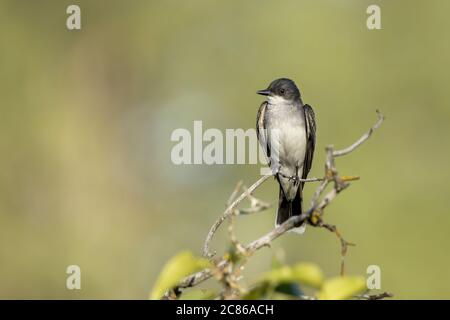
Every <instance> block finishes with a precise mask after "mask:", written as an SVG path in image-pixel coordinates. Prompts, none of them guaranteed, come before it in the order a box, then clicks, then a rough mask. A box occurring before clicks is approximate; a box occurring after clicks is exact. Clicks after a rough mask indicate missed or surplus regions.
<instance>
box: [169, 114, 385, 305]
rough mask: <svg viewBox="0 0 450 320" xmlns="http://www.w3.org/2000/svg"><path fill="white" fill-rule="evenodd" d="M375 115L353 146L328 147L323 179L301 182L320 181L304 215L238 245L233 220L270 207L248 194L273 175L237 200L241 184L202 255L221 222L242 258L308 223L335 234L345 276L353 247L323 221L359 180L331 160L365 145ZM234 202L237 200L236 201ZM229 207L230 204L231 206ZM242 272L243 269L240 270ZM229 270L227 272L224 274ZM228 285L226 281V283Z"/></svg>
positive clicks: (194, 279)
mask: <svg viewBox="0 0 450 320" xmlns="http://www.w3.org/2000/svg"><path fill="white" fill-rule="evenodd" d="M377 114H378V121H377V122H376V124H375V125H374V126H373V127H372V128H371V129H370V130H369V131H368V132H367V133H365V134H364V135H363V136H362V137H361V138H359V139H358V140H357V141H356V142H355V143H353V144H352V145H351V146H349V147H347V148H345V149H342V150H337V151H334V150H333V146H328V147H327V148H326V161H325V174H324V177H323V178H310V179H301V180H300V181H302V182H316V181H320V182H321V183H320V185H319V186H318V187H317V189H316V191H315V193H314V195H313V197H312V200H311V205H310V208H309V209H308V210H307V211H305V212H303V213H302V214H301V215H297V216H292V217H291V218H289V219H288V220H286V221H285V222H284V223H283V224H281V225H279V226H278V227H276V228H275V229H273V230H271V231H270V232H268V233H267V234H265V235H263V236H262V237H260V238H259V239H256V240H254V241H252V242H251V243H249V244H248V245H246V246H245V245H243V244H241V243H240V242H239V241H238V240H237V238H236V236H235V235H234V231H233V222H234V220H233V218H234V216H236V215H238V214H240V213H252V212H259V211H262V210H264V209H266V208H267V207H269V204H267V203H264V202H263V201H261V200H259V199H257V198H255V197H253V196H252V195H251V194H252V193H253V191H255V190H256V189H257V188H258V187H259V186H260V185H261V184H262V183H264V182H265V181H266V180H267V179H268V178H269V177H271V176H272V175H266V176H262V177H261V178H260V179H259V180H258V181H256V182H255V183H254V184H253V185H252V186H251V187H250V188H248V189H246V188H245V187H244V189H245V191H244V192H243V193H242V194H240V195H239V196H238V197H237V198H236V196H237V194H238V193H239V190H240V189H241V188H242V183H239V184H238V185H237V186H236V188H235V189H234V191H233V193H232V195H231V196H230V199H229V201H228V207H227V209H226V210H225V211H224V212H223V214H222V215H221V216H220V217H219V218H218V219H217V221H216V222H215V223H214V224H213V225H212V227H211V229H210V231H209V233H208V235H207V238H206V241H205V243H204V246H203V255H204V256H206V257H212V256H213V254H210V253H209V252H208V251H209V243H210V241H211V239H212V237H213V236H214V234H215V232H216V231H217V229H218V228H219V227H220V225H221V224H222V222H223V221H224V220H225V219H227V218H230V217H231V221H230V226H229V229H228V231H229V233H230V237H231V238H232V243H233V244H234V245H235V246H236V248H237V249H238V252H239V253H241V254H242V255H243V257H244V258H248V257H250V256H251V255H252V254H253V253H254V252H256V251H257V250H259V249H261V248H262V247H266V246H268V247H270V244H271V243H272V241H274V240H275V239H277V238H278V237H280V236H281V235H283V234H284V233H286V232H287V231H289V230H290V229H292V228H294V227H296V226H298V225H300V224H301V223H304V222H306V223H309V224H311V225H313V226H318V227H323V228H326V229H327V230H329V231H331V232H333V233H335V234H336V236H337V237H338V238H339V239H340V242H341V256H342V262H341V274H343V273H344V258H345V255H346V252H347V248H348V246H350V245H353V244H352V243H349V242H347V241H346V240H344V238H343V237H342V235H341V233H339V232H338V231H337V228H336V226H334V225H330V224H326V223H324V222H323V220H322V216H323V212H324V209H325V208H326V207H327V206H328V205H329V204H330V203H331V202H332V201H333V200H334V199H335V198H336V197H337V196H338V194H339V193H340V192H341V191H342V190H345V189H346V188H347V187H348V186H349V185H350V183H349V182H350V181H354V180H358V179H359V177H357V176H339V175H338V172H337V170H336V167H335V164H334V158H335V157H340V156H344V155H347V154H349V153H351V152H352V151H354V150H355V149H356V148H358V147H359V146H360V145H361V144H363V143H364V142H365V141H367V140H368V139H369V138H370V136H371V135H372V133H373V132H374V131H375V130H376V129H377V128H378V127H379V126H380V125H381V123H382V122H383V120H384V116H383V115H382V114H381V113H380V112H379V111H377ZM330 184H331V185H332V186H333V188H332V189H331V190H330V191H328V192H327V193H325V190H326V189H327V186H328V185H330ZM235 198H236V199H235ZM246 198H248V199H249V200H250V203H251V206H250V208H249V209H244V210H238V209H237V208H236V207H237V206H238V205H239V203H241V202H242V201H243V200H244V199H246ZM230 203H231V204H230ZM232 267H233V266H232V265H231V262H230V261H229V260H228V259H227V258H226V257H225V258H222V259H219V260H217V261H216V262H215V268H213V269H204V270H202V271H199V272H197V273H194V274H192V275H190V276H188V277H187V278H185V279H184V280H183V281H181V282H180V284H179V285H178V286H177V287H176V288H175V291H179V290H180V289H181V288H187V287H192V286H195V285H197V284H199V283H201V282H203V281H205V280H207V279H209V278H211V277H212V276H213V275H214V274H221V275H222V276H223V275H224V274H225V273H227V274H230V271H229V270H228V269H229V268H232ZM241 268H242V266H241ZM224 270H228V271H224ZM231 274H233V272H231ZM227 281H228V280H227ZM233 281H234V280H233ZM230 283H232V281H231V282H230V281H228V282H227V285H230ZM231 289H232V288H231ZM390 296H391V295H390V294H388V293H384V294H381V295H374V296H369V295H363V296H361V298H362V299H369V298H370V299H375V298H381V299H382V298H385V297H390Z"/></svg>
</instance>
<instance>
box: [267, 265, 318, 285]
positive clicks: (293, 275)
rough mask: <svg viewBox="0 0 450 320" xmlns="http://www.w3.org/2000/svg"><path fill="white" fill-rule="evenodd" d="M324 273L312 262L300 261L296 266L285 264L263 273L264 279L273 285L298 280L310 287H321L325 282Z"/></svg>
mask: <svg viewBox="0 0 450 320" xmlns="http://www.w3.org/2000/svg"><path fill="white" fill-rule="evenodd" d="M323 279H324V276H323V273H322V271H321V270H320V268H319V267H317V266H316V265H315V264H312V263H299V264H296V265H294V266H283V267H280V268H278V269H274V270H272V271H269V272H267V273H265V274H264V275H263V279H262V280H263V281H267V282H269V283H270V284H271V285H277V284H279V283H285V282H298V283H300V284H304V285H307V286H310V287H314V288H319V287H320V286H321V285H322V283H323Z"/></svg>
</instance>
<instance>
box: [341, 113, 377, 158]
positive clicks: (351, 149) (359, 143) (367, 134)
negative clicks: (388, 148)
mask: <svg viewBox="0 0 450 320" xmlns="http://www.w3.org/2000/svg"><path fill="white" fill-rule="evenodd" d="M377 115H378V121H377V123H375V125H374V126H373V127H372V128H370V129H369V131H368V132H366V133H365V134H364V135H363V136H362V137H361V138H359V139H358V141H356V142H355V143H354V144H352V145H351V146H350V147H347V148H345V149H342V150H336V151H334V152H333V156H334V157H341V156H345V155H346V154H349V153H350V152H352V151H353V150H355V149H356V148H358V147H359V146H360V145H362V144H363V143H364V142H365V141H366V140H367V139H369V138H370V136H371V135H372V133H373V132H374V131H375V130H376V129H378V128H379V127H380V126H381V124H382V123H383V121H384V115H383V114H382V113H381V112H380V111H379V110H377Z"/></svg>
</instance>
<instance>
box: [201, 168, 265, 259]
mask: <svg viewBox="0 0 450 320" xmlns="http://www.w3.org/2000/svg"><path fill="white" fill-rule="evenodd" d="M271 176H272V175H265V176H262V177H261V178H259V180H258V181H256V182H255V183H254V184H253V185H252V186H251V187H250V188H248V190H247V191H245V192H244V193H242V194H241V195H240V196H239V197H238V198H237V199H236V200H234V201H233V203H232V204H230V205H229V206H228V208H227V209H226V210H225V211H224V213H223V214H222V215H221V216H220V217H219V218H218V219H217V220H216V222H215V223H214V224H213V225H212V227H211V229H210V230H209V233H208V235H207V237H206V241H205V244H204V246H203V256H205V257H209V258H211V257H213V256H214V255H215V253H212V254H211V253H209V243H210V242H211V239H212V237H213V236H214V233H215V232H216V231H217V229H218V228H219V227H220V225H221V224H222V222H223V221H224V220H225V219H226V218H228V217H229V216H230V215H231V214H232V213H233V210H234V208H236V206H237V205H238V204H239V203H240V202H242V200H244V199H245V198H246V197H247V196H248V195H249V194H251V193H252V192H253V191H254V190H255V189H256V188H258V187H259V186H260V185H261V184H262V183H263V182H264V181H266V180H267V179H268V178H270V177H271Z"/></svg>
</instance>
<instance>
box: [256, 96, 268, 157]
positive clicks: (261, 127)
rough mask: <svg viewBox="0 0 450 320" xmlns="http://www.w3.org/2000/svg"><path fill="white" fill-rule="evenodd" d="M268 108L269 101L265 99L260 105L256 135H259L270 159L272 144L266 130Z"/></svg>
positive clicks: (260, 141) (259, 139)
mask: <svg viewBox="0 0 450 320" xmlns="http://www.w3.org/2000/svg"><path fill="white" fill-rule="evenodd" d="M266 110H267V101H264V102H263V103H261V105H260V106H259V110H258V114H257V116H256V135H257V137H258V141H259V143H260V144H261V146H262V147H263V149H264V152H265V153H266V157H267V159H269V160H270V145H269V143H268V142H267V131H266V120H265V119H266Z"/></svg>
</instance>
